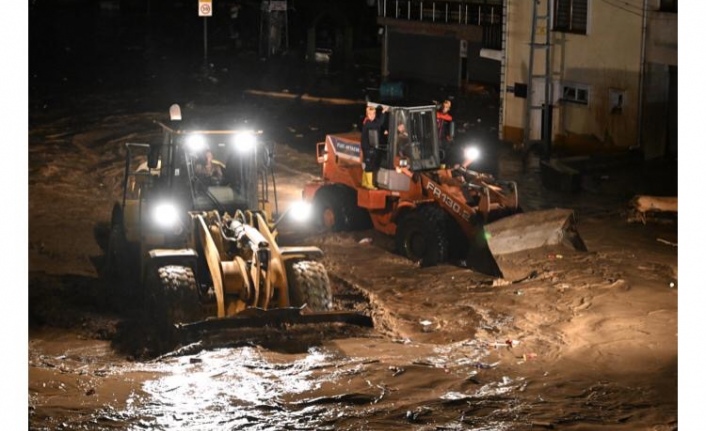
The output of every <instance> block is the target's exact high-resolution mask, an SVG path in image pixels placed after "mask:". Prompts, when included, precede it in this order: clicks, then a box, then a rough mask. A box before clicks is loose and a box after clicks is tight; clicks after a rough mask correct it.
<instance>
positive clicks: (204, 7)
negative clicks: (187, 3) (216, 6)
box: [199, 0, 213, 16]
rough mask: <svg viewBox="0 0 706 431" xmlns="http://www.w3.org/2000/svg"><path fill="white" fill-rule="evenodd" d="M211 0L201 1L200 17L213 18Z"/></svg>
mask: <svg viewBox="0 0 706 431" xmlns="http://www.w3.org/2000/svg"><path fill="white" fill-rule="evenodd" d="M212 15H213V7H212V6H211V0H199V16H212Z"/></svg>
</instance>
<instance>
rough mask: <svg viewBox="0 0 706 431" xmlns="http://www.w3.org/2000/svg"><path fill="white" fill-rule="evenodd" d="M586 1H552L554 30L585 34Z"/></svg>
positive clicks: (586, 20)
mask: <svg viewBox="0 0 706 431" xmlns="http://www.w3.org/2000/svg"><path fill="white" fill-rule="evenodd" d="M587 23H588V0H554V30H556V31H564V32H568V33H579V34H586V28H587Z"/></svg>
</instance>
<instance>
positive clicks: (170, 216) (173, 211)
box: [152, 202, 179, 228]
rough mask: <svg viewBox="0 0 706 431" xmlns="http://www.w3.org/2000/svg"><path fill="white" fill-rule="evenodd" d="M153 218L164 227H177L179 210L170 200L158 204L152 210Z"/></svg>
mask: <svg viewBox="0 0 706 431" xmlns="http://www.w3.org/2000/svg"><path fill="white" fill-rule="evenodd" d="M152 220H154V222H155V223H156V224H157V226H160V227H163V228H172V227H176V226H177V225H178V224H179V210H178V209H177V207H176V206H174V205H173V204H171V203H168V202H165V203H160V204H157V205H156V206H155V207H154V210H153V211H152Z"/></svg>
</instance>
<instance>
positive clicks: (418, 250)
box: [395, 205, 449, 266]
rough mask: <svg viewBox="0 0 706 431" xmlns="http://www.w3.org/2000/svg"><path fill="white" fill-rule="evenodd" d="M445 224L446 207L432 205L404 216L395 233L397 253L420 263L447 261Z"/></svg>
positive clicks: (423, 264) (447, 244)
mask: <svg viewBox="0 0 706 431" xmlns="http://www.w3.org/2000/svg"><path fill="white" fill-rule="evenodd" d="M446 224H447V215H446V213H445V212H444V210H443V209H441V208H439V207H437V206H433V205H426V206H422V207H419V208H418V209H417V210H415V211H413V212H411V213H409V214H406V215H404V216H403V218H402V220H401V221H400V223H399V224H398V225H397V232H396V233H395V248H396V249H397V252H398V253H400V254H401V255H402V256H404V257H406V258H407V259H410V260H412V261H414V262H419V263H420V264H421V266H434V265H438V264H440V263H443V262H446V261H447V259H448V253H449V239H448V236H447V230H446Z"/></svg>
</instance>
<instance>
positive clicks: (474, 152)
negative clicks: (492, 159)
mask: <svg viewBox="0 0 706 431" xmlns="http://www.w3.org/2000/svg"><path fill="white" fill-rule="evenodd" d="M463 158H464V159H466V161H469V162H473V161H476V160H478V159H479V158H480V150H479V149H478V147H468V148H466V149H465V150H464V151H463Z"/></svg>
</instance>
